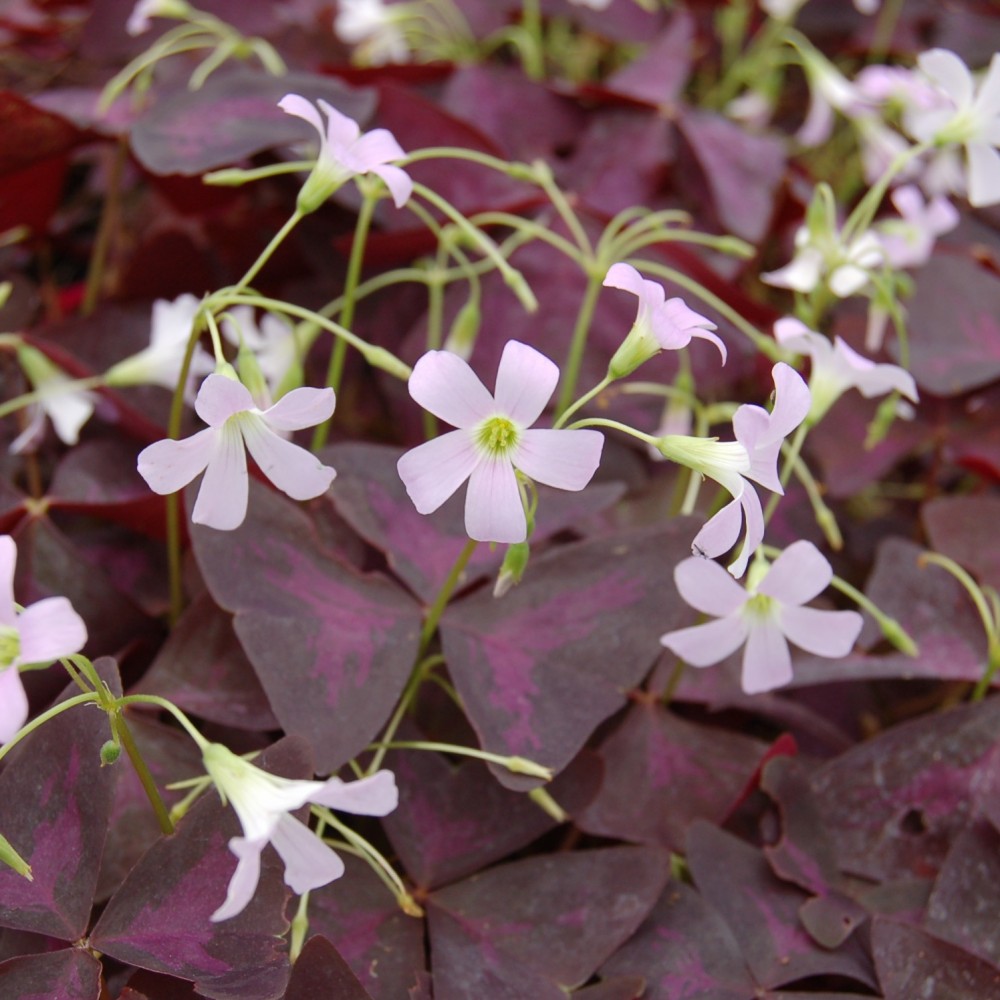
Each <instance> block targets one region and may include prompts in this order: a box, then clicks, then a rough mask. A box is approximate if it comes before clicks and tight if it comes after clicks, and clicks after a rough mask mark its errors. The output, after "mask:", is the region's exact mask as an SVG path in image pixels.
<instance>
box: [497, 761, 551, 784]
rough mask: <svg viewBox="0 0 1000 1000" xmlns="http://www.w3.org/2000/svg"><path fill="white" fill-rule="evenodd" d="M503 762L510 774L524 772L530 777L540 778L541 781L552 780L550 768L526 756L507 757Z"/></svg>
mask: <svg viewBox="0 0 1000 1000" xmlns="http://www.w3.org/2000/svg"><path fill="white" fill-rule="evenodd" d="M504 764H505V766H506V768H507V770H508V771H510V772H511V773H512V774H526V775H528V776H529V777H531V778H541V779H542V780H543V781H551V780H552V768H551V767H545V766H544V765H542V764H536V763H535V762H534V761H533V760H528V758H527V757H508V758H507V759H506V760H505V761H504Z"/></svg>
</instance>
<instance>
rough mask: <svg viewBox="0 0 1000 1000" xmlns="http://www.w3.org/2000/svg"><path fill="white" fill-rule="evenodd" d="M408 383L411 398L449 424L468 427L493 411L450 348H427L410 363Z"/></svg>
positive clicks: (489, 398)
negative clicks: (411, 365) (426, 350)
mask: <svg viewBox="0 0 1000 1000" xmlns="http://www.w3.org/2000/svg"><path fill="white" fill-rule="evenodd" d="M408 387H409V390H410V395H411V396H412V397H413V399H414V401H415V402H417V403H418V404H419V405H420V406H422V407H423V408H424V409H425V410H430V412H431V413H433V414H434V416H435V417H439V418H440V419H441V420H444V421H446V422H447V423H449V424H451V425H452V426H453V427H472V426H474V425H475V424H478V423H479V422H480V421H481V420H485V419H486V418H487V417H491V416H494V415H495V414H496V409H497V408H496V404H495V403H494V402H493V397H492V396H491V395H490V394H489V393H488V392H487V391H486V386H484V385H483V383H482V382H480V381H479V378H478V377H477V376H476V373H475V372H474V371H473V370H472V369H471V368H470V367H469V366H468V365H467V364H466V363H465V362H464V361H463V360H462V359H461V358H460V357H459V356H458V355H457V354H452V353H451V352H450V351H428V352H427V353H426V354H425V355H424V356H423V357H422V358H421V359H420V360H419V361H418V362H417V363H416V364H415V365H414V366H413V374H412V375H410V381H409V383H408ZM452 492H454V491H452Z"/></svg>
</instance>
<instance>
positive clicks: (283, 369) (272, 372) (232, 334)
mask: <svg viewBox="0 0 1000 1000" xmlns="http://www.w3.org/2000/svg"><path fill="white" fill-rule="evenodd" d="M219 329H220V331H221V332H222V335H223V336H224V337H225V338H226V340H228V341H229V342H230V343H231V344H233V345H234V346H236V347H239V346H240V344H241V343H242V344H244V345H245V346H246V347H247V348H249V349H250V350H251V351H253V353H254V355H255V356H256V358H257V364H258V366H259V368H260V371H261V374H262V375H263V376H264V380H265V381H266V382H267V388H268V390H269V392H270V394H271V398H272V399H274V398H276V397H277V396H278V395H280V393H279V389H280V388H281V385H282V383H283V382H284V381H285V378H286V376H288V374H289V373H290V372H292V371H293V370H298V369H299V367H300V361H299V346H298V343H297V342H296V339H295V331H294V329H293V328H292V327H291V326H290V325H289V324H288V323H286V322H285V321H284V320H283V319H281V318H279V317H278V316H275V315H273V314H272V313H265V314H264V315H263V316H262V317H261V320H260V324H259V325H258V323H257V319H256V317H255V315H254V311H253V309H251V308H250V307H249V306H234V307H233V308H232V309H230V310H229V311H228V312H226V313H225V315H224V316H222V318H221V319H220V321H219Z"/></svg>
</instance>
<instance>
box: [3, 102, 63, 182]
mask: <svg viewBox="0 0 1000 1000" xmlns="http://www.w3.org/2000/svg"><path fill="white" fill-rule="evenodd" d="M0 129H2V130H3V135H4V144H3V149H2V150H0V175H3V174H10V173H13V172H15V171H19V170H23V169H24V168H26V167H34V166H37V164H38V163H39V162H40V161H41V160H47V159H49V158H50V157H54V156H56V155H57V154H59V153H65V152H67V151H68V150H69V149H70V148H72V147H73V146H74V145H75V144H76V143H77V142H79V141H80V133H79V132H78V131H77V130H76V129H75V128H73V126H72V125H70V124H69V123H68V122H66V121H64V120H63V119H62V118H59V117H57V116H56V115H53V114H50V113H49V112H48V111H44V110H42V109H41V108H37V107H35V106H34V105H33V104H32V103H31V102H30V101H28V100H27V99H26V98H24V97H22V96H20V95H18V94H16V93H13V92H12V91H10V90H2V91H0ZM3 183H4V181H3V179H0V190H2V185H3ZM4 200H6V199H4Z"/></svg>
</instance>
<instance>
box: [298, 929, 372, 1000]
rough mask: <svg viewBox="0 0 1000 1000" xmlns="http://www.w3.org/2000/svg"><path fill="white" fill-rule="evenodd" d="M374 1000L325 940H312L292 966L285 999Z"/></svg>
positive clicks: (317, 937) (314, 938) (315, 938)
mask: <svg viewBox="0 0 1000 1000" xmlns="http://www.w3.org/2000/svg"><path fill="white" fill-rule="evenodd" d="M304 997H316V1000H319V998H320V997H322V998H323V1000H371V994H370V993H369V992H368V991H367V990H366V989H365V988H364V987H363V986H362V985H361V983H360V982H359V981H358V977H357V976H355V975H354V973H353V972H351V969H350V966H349V965H348V964H347V963H346V962H345V961H344V960H343V959H342V958H341V957H340V953H339V952H338V951H337V949H336V948H334V946H333V945H332V944H330V942H329V941H327V939H326V938H324V937H319V936H318V935H317V936H315V937H311V938H310V939H309V940H308V941H307V942H306V945H305V947H304V948H303V949H302V954H301V955H299V957H298V958H297V959H296V961H295V965H294V966H292V975H291V977H290V978H289V980H288V989H287V990H286V991H285V1000H301V998H304Z"/></svg>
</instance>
